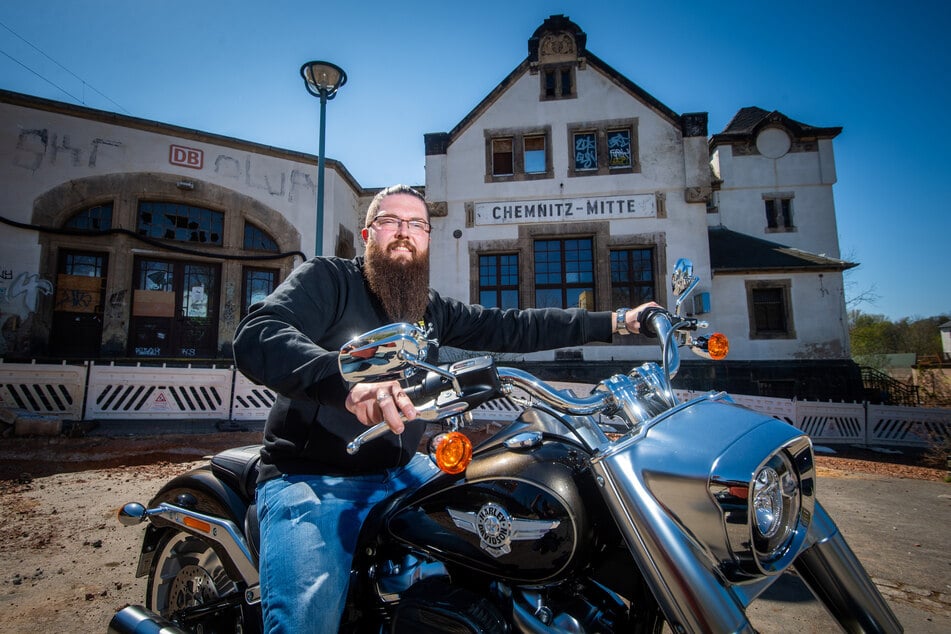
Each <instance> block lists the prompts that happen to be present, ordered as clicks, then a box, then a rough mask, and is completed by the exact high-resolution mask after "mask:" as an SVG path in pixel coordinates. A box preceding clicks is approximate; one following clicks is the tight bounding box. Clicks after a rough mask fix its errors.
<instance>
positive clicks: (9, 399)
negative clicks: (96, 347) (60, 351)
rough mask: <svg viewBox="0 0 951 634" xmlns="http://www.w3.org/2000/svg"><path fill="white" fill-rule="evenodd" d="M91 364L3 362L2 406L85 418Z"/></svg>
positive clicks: (0, 371)
mask: <svg viewBox="0 0 951 634" xmlns="http://www.w3.org/2000/svg"><path fill="white" fill-rule="evenodd" d="M86 375H87V367H86V365H85V364H83V365H66V364H65V363H62V364H55V363H3V362H2V361H0V407H6V408H10V409H22V410H26V411H29V412H36V413H38V414H53V415H56V416H59V417H61V418H63V419H69V420H82V417H83V395H84V394H85V389H86Z"/></svg>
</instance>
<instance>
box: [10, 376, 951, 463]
mask: <svg viewBox="0 0 951 634" xmlns="http://www.w3.org/2000/svg"><path fill="white" fill-rule="evenodd" d="M561 386H562V387H570V388H571V389H574V390H575V391H576V392H579V390H585V389H589V388H590V386H585V385H583V384H561ZM676 393H677V396H678V397H679V398H681V399H685V400H686V399H690V398H693V397H695V396H698V395H700V394H702V393H701V392H693V391H686V390H676ZM731 398H732V399H733V400H734V401H735V402H736V403H737V404H738V405H742V406H744V407H748V408H750V409H752V410H755V411H758V412H762V413H764V414H766V415H769V416H773V417H775V418H779V419H781V420H785V421H786V422H788V423H790V424H792V425H795V426H796V427H798V428H799V429H801V430H803V431H804V432H805V433H807V434H808V435H809V436H810V437H811V438H812V440H813V442H815V443H819V444H858V445H881V446H895V447H902V446H905V447H929V446H932V445H934V444H936V443H942V442H947V441H948V439H949V438H951V409H934V408H924V407H900V406H887V405H873V404H868V403H833V402H817V401H796V400H788V399H778V398H770V397H761V396H748V395H742V394H737V395H731ZM275 399H276V394H275V393H274V392H273V391H271V390H270V389H268V388H266V387H264V386H262V385H258V384H255V383H253V382H252V381H249V380H248V379H247V378H245V377H244V375H242V374H241V373H240V372H238V371H236V370H235V369H234V368H233V367H228V368H216V367H211V368H192V367H184V368H182V367H166V366H162V367H150V366H141V365H135V366H122V365H113V364H108V365H97V364H95V363H91V362H87V363H83V364H76V365H69V364H66V363H63V364H41V363H4V362H2V361H0V407H6V408H11V409H18V410H25V411H28V412H32V413H36V414H47V415H51V416H58V417H60V418H62V419H64V420H76V421H78V420H118V419H122V420H136V419H141V420H173V419H174V420H178V419H182V420H187V419H203V420H221V421H254V420H264V419H265V418H266V417H267V413H268V411H269V410H270V408H271V406H272V405H273V404H274V401H275ZM521 409H522V408H521V407H519V406H518V405H516V404H515V403H513V402H512V401H510V400H509V399H500V400H496V401H492V402H489V403H486V404H485V405H483V406H481V407H479V408H478V409H476V410H475V411H474V412H473V414H474V418H475V419H476V420H480V421H485V422H494V423H503V422H507V421H510V420H514V419H515V418H516V417H517V416H518V415H519V413H520V412H521Z"/></svg>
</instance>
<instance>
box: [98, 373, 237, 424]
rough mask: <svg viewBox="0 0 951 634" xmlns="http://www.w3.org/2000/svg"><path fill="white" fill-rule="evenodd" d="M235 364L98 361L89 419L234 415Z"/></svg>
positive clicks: (226, 416) (219, 417)
mask: <svg viewBox="0 0 951 634" xmlns="http://www.w3.org/2000/svg"><path fill="white" fill-rule="evenodd" d="M233 376H234V372H233V370H231V369H230V368H227V369H217V368H191V367H188V368H168V367H164V366H163V367H160V368H158V367H154V368H153V367H141V366H115V365H93V366H92V367H91V368H90V369H89V391H88V398H87V403H86V418H88V419H92V420H117V419H135V418H151V419H155V420H174V419H196V418H200V419H206V420H207V419H210V420H228V417H229V415H230V413H231V412H230V408H231V384H232V380H233Z"/></svg>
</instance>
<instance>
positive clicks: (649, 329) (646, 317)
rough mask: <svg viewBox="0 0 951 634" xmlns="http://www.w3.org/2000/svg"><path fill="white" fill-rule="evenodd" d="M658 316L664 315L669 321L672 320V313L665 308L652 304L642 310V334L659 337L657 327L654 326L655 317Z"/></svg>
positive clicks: (639, 318)
mask: <svg viewBox="0 0 951 634" xmlns="http://www.w3.org/2000/svg"><path fill="white" fill-rule="evenodd" d="M658 316H663V317H664V318H666V319H667V321H671V317H670V313H669V312H667V311H666V310H664V309H663V308H657V307H655V306H650V307H648V308H645V309H644V310H643V311H642V312H641V314H640V315H639V316H638V321H639V322H641V334H642V335H644V336H647V337H654V338H656V337H657V328H656V327H655V326H654V318H655V317H658Z"/></svg>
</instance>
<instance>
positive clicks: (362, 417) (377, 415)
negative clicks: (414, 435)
mask: <svg viewBox="0 0 951 634" xmlns="http://www.w3.org/2000/svg"><path fill="white" fill-rule="evenodd" d="M346 407H347V410H348V411H349V412H350V413H351V414H353V415H354V416H356V417H357V420H359V421H360V422H361V423H363V424H364V425H366V426H367V427H372V426H373V425H376V424H377V423H380V422H385V423H386V424H387V425H389V427H390V430H391V431H392V432H393V433H394V434H402V433H403V418H401V415H402V416H403V417H405V418H406V420H413V419H415V418H417V417H418V416H419V413H418V412H417V411H416V408H415V407H413V401H411V400H410V399H409V397H408V396H406V393H405V392H404V391H403V388H402V386H401V385H400V384H399V383H398V382H396V381H384V382H381V383H357V384H356V385H354V386H353V387H352V388H351V389H350V393H349V394H348V395H347V402H346Z"/></svg>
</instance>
